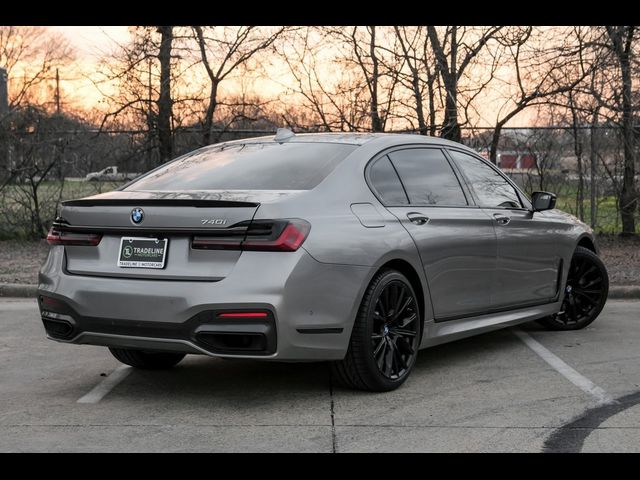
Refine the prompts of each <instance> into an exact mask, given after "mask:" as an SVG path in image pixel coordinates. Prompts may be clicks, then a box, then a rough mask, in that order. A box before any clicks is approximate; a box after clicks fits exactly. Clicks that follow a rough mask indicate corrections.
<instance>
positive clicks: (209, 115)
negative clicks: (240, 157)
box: [193, 26, 285, 145]
mask: <svg viewBox="0 0 640 480" xmlns="http://www.w3.org/2000/svg"><path fill="white" fill-rule="evenodd" d="M193 31H194V36H195V39H196V41H197V45H198V50H199V53H200V61H201V62H202V66H203V67H204V69H205V71H206V73H207V77H208V79H209V98H208V101H207V108H206V111H205V113H204V118H203V121H202V125H203V133H202V143H203V144H205V145H208V144H209V143H211V127H212V125H213V119H214V115H215V112H216V108H217V107H218V103H219V89H220V84H221V82H223V81H224V80H225V79H227V78H228V77H230V76H231V74H233V73H238V70H239V69H240V67H246V65H247V63H248V62H249V60H251V59H252V58H253V57H255V56H256V54H257V53H258V52H262V51H264V50H266V49H268V48H269V47H271V46H272V45H273V43H274V42H275V41H276V40H277V39H278V37H279V36H280V35H281V34H282V33H283V32H284V31H285V27H279V28H274V29H263V28H258V27H252V26H249V27H201V26H194V27H193Z"/></svg>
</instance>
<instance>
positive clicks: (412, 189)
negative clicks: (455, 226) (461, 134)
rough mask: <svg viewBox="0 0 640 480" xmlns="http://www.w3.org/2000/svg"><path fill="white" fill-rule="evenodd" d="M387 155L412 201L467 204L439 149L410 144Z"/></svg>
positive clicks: (449, 166) (444, 204)
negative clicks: (411, 146) (415, 146)
mask: <svg viewBox="0 0 640 480" xmlns="http://www.w3.org/2000/svg"><path fill="white" fill-rule="evenodd" d="M389 157H390V158H391V161H392V162H393V166H394V167H396V170H397V171H398V175H400V179H401V180H402V184H403V185H404V188H405V189H406V190H407V195H408V196H409V201H410V202H411V203H412V204H415V205H441V206H466V205H467V199H466V197H465V196H464V193H463V191H462V187H461V186H460V182H458V178H457V177H456V175H455V173H453V169H452V168H451V165H449V162H448V161H447V159H446V157H445V156H444V153H442V150H440V149H436V148H411V149H407V150H398V151H396V152H393V153H390V154H389Z"/></svg>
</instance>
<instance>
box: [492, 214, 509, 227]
mask: <svg viewBox="0 0 640 480" xmlns="http://www.w3.org/2000/svg"><path fill="white" fill-rule="evenodd" d="M493 218H494V219H495V221H496V223H497V224H498V225H508V224H509V222H510V221H511V217H508V216H506V215H503V214H501V213H494V214H493Z"/></svg>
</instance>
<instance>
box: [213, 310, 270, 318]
mask: <svg viewBox="0 0 640 480" xmlns="http://www.w3.org/2000/svg"><path fill="white" fill-rule="evenodd" d="M268 315H269V314H268V313H267V312H247V311H244V312H222V313H218V317H220V318H266V317H267V316H268Z"/></svg>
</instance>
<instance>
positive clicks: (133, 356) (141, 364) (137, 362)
mask: <svg viewBox="0 0 640 480" xmlns="http://www.w3.org/2000/svg"><path fill="white" fill-rule="evenodd" d="M109 351H110V352H111V354H112V355H113V356H114V357H116V358H117V359H118V360H120V361H121V362H122V363H125V364H127V365H131V366H132V367H136V368H142V369H144V370H163V369H167V368H171V367H173V366H175V365H177V364H178V363H179V362H180V360H182V359H183V358H184V357H185V354H184V353H172V352H150V351H143V350H132V349H129V348H113V347H109Z"/></svg>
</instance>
